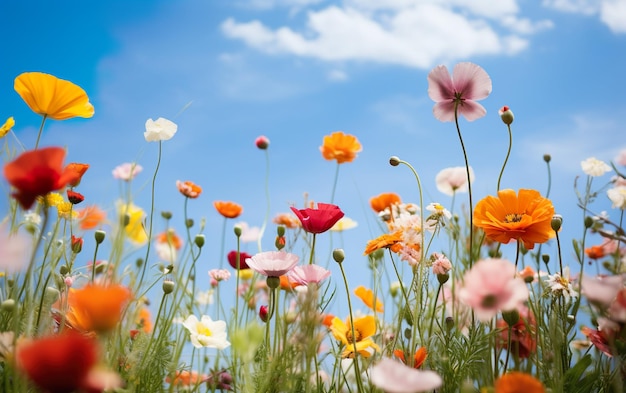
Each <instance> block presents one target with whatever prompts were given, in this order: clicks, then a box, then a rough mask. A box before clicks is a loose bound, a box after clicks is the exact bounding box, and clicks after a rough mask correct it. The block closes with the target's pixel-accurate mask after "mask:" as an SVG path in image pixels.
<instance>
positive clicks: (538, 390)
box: [495, 371, 546, 393]
mask: <svg viewBox="0 0 626 393" xmlns="http://www.w3.org/2000/svg"><path fill="white" fill-rule="evenodd" d="M545 391H546V389H545V387H544V386H543V384H542V383H541V381H539V380H538V379H536V378H535V377H533V376H532V375H530V374H526V373H522V372H519V371H511V372H509V373H506V374H504V375H503V376H501V377H500V378H498V379H497V380H496V383H495V393H545Z"/></svg>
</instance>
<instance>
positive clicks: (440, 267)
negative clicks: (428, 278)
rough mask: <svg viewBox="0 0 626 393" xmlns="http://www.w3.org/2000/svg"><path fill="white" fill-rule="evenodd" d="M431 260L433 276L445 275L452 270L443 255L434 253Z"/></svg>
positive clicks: (450, 264)
mask: <svg viewBox="0 0 626 393" xmlns="http://www.w3.org/2000/svg"><path fill="white" fill-rule="evenodd" d="M431 259H432V260H433V265H432V268H433V274H446V273H448V272H449V271H450V270H452V263H451V262H450V260H449V259H448V257H446V256H445V255H443V254H440V253H438V252H435V253H433V255H432V256H431Z"/></svg>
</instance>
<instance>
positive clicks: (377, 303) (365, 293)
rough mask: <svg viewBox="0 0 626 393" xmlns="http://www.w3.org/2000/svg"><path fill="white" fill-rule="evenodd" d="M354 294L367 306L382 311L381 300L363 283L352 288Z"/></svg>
mask: <svg viewBox="0 0 626 393" xmlns="http://www.w3.org/2000/svg"><path fill="white" fill-rule="evenodd" d="M354 294H355V295H357V297H358V298H359V299H361V300H362V301H363V303H365V305H366V306H367V307H369V308H370V309H372V310H373V311H376V312H383V311H384V307H383V302H382V301H381V300H380V299H379V298H378V297H376V296H374V292H372V290H371V289H368V288H365V287H364V286H363V285H361V286H358V287H357V288H356V289H355V290H354Z"/></svg>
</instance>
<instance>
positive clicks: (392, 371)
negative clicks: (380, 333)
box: [370, 358, 443, 393]
mask: <svg viewBox="0 0 626 393" xmlns="http://www.w3.org/2000/svg"><path fill="white" fill-rule="evenodd" d="M370 381H371V382H372V384H374V385H375V386H377V387H379V388H380V389H382V390H384V391H385V392H386V393H417V392H426V391H431V390H433V389H436V388H438V387H439V386H441V384H442V383H443V380H442V379H441V377H440V376H439V374H437V373H436V372H434V371H430V370H428V371H422V370H417V369H414V368H413V367H409V366H407V365H405V364H402V363H400V362H397V361H395V360H392V359H390V358H382V359H381V360H380V362H378V363H377V364H376V365H375V366H374V367H372V369H371V371H370Z"/></svg>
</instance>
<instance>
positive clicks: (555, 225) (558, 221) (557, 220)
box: [550, 214, 563, 232]
mask: <svg viewBox="0 0 626 393" xmlns="http://www.w3.org/2000/svg"><path fill="white" fill-rule="evenodd" d="M550 225H551V226H552V230H553V231H554V232H558V231H559V230H560V229H561V225H563V217H562V216H561V215H560V214H555V215H554V216H552V221H551V222H550Z"/></svg>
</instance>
